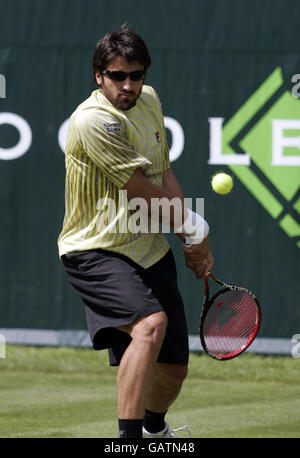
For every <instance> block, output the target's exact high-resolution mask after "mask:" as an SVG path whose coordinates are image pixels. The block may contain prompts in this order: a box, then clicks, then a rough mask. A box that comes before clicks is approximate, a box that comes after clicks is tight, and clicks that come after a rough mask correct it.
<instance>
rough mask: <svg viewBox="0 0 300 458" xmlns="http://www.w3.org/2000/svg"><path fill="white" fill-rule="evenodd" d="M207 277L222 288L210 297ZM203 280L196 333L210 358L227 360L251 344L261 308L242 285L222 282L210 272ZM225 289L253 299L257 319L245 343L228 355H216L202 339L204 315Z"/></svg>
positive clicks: (257, 327)
mask: <svg viewBox="0 0 300 458" xmlns="http://www.w3.org/2000/svg"><path fill="white" fill-rule="evenodd" d="M209 277H210V278H211V279H212V280H214V281H215V282H216V283H218V284H219V285H221V286H222V289H221V290H219V291H217V292H216V293H215V294H214V296H213V297H212V298H209V285H208V278H209ZM203 280H204V298H203V306H202V310H201V316H200V320H199V328H198V333H199V337H200V341H201V345H202V347H203V350H204V351H205V352H206V353H207V354H208V355H209V356H210V357H211V358H213V359H217V360H218V361H227V360H229V359H232V358H235V357H236V356H238V355H240V354H241V353H243V352H244V351H245V350H246V349H247V348H248V347H249V345H251V343H252V342H253V340H254V339H255V337H256V336H257V333H258V331H259V328H260V323H261V308H260V304H259V302H258V300H257V298H256V296H255V295H254V294H253V293H252V292H251V291H250V290H248V289H247V288H244V287H242V286H235V285H230V284H227V283H224V282H223V281H221V280H219V279H218V278H216V277H215V276H214V275H212V273H210V274H209V275H208V276H206V277H204V279H203ZM227 291H242V292H244V293H246V294H248V295H249V296H250V297H251V298H252V299H253V300H254V302H255V303H256V308H257V321H256V324H255V329H254V331H253V332H252V333H251V335H250V337H249V339H248V341H247V342H246V344H245V345H243V347H241V348H240V349H238V350H236V351H235V352H233V353H232V354H230V355H229V356H218V355H216V354H215V353H212V352H211V351H210V350H209V349H208V348H207V346H206V343H205V339H204V332H203V327H204V321H205V317H206V315H207V313H208V311H209V309H210V307H211V305H212V304H213V303H214V301H215V299H216V298H217V297H218V296H219V295H221V294H224V293H225V292H227Z"/></svg>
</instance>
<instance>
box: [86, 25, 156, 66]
mask: <svg viewBox="0 0 300 458" xmlns="http://www.w3.org/2000/svg"><path fill="white" fill-rule="evenodd" d="M119 56H122V57H125V58H126V59H127V61H128V62H129V63H130V64H131V63H133V62H139V63H140V64H142V65H144V69H145V71H146V70H147V68H148V67H149V66H150V65H151V58H150V55H149V52H148V49H147V46H146V44H145V43H144V41H143V40H142V38H141V37H140V36H139V35H137V34H136V33H135V32H134V31H133V30H132V29H131V28H130V27H128V26H127V25H126V24H124V25H123V26H122V27H121V29H120V30H118V31H115V32H109V33H107V34H106V35H104V37H103V38H101V40H99V41H98V43H97V45H96V49H95V51H94V57H93V68H94V73H95V71H96V70H99V71H100V72H102V71H103V70H106V67H107V65H108V63H109V61H110V60H112V59H114V58H116V57H119Z"/></svg>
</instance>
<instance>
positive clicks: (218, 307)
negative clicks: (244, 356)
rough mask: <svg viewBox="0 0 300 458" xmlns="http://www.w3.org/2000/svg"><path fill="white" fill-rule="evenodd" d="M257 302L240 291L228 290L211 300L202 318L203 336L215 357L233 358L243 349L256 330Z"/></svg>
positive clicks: (208, 348)
mask: <svg viewBox="0 0 300 458" xmlns="http://www.w3.org/2000/svg"><path fill="white" fill-rule="evenodd" d="M257 319H258V316H257V305H256V302H255V300H254V299H253V298H252V297H251V296H250V295H249V294H247V293H245V292H243V291H227V292H225V293H223V294H221V295H219V296H218V297H216V298H215V299H214V300H213V303H211V306H210V309H209V311H208V313H207V315H206V317H205V320H204V325H203V337H204V341H205V345H206V348H207V350H208V351H209V352H210V353H211V354H214V355H215V356H217V357H222V358H224V357H232V356H234V354H236V353H239V352H240V351H241V350H242V349H243V348H245V347H246V346H247V345H248V344H249V342H250V341H251V340H252V339H253V337H254V334H255V333H256V329H257Z"/></svg>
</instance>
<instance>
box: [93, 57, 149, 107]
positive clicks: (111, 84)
mask: <svg viewBox="0 0 300 458" xmlns="http://www.w3.org/2000/svg"><path fill="white" fill-rule="evenodd" d="M106 70H109V71H122V72H126V73H130V72H135V71H138V70H144V66H143V65H142V64H140V63H138V62H134V63H131V64H129V63H128V61H127V59H125V57H121V56H119V57H116V58H115V59H112V60H111V61H110V62H109V64H108V65H107V68H106ZM95 76H96V81H97V83H98V85H99V86H100V88H101V91H102V94H103V95H104V96H105V97H106V98H107V99H108V100H109V101H110V103H112V104H113V105H114V106H115V107H116V108H118V109H120V110H129V109H130V108H132V107H134V106H135V104H136V101H137V99H138V98H139V96H140V94H141V91H142V87H143V82H144V79H141V80H139V81H132V80H131V79H130V78H129V76H127V78H126V79H124V80H123V81H114V80H112V79H110V78H109V76H108V75H101V74H100V73H99V72H95Z"/></svg>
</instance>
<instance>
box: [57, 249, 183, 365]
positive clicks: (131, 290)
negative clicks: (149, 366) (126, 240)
mask: <svg viewBox="0 0 300 458" xmlns="http://www.w3.org/2000/svg"><path fill="white" fill-rule="evenodd" d="M62 261H63V264H64V268H65V272H66V274H67V277H68V279H69V280H70V282H71V284H72V286H73V287H74V288H75V290H76V291H77V292H78V293H79V294H80V296H81V298H82V300H83V302H84V304H85V310H86V318H87V325H88V330H89V334H90V337H91V341H92V345H93V348H94V349H95V350H102V349H105V348H108V351H109V360H110V365H112V366H117V365H119V363H120V360H121V358H122V355H123V353H124V351H125V350H126V348H127V346H128V344H129V343H130V341H131V337H130V336H129V334H127V333H125V332H122V331H120V330H118V329H116V326H121V325H125V324H130V323H133V322H135V321H136V320H138V319H140V318H142V317H144V316H147V315H150V314H151V313H155V312H159V311H164V312H165V313H166V315H167V317H168V326H167V330H166V335H165V338H164V342H163V344H162V347H161V351H160V353H159V356H158V359H157V362H161V363H171V364H187V363H188V355H189V347H188V332H187V325H186V318H185V312H184V305H183V301H182V298H181V296H180V293H179V291H178V286H177V273H176V266H175V260H174V257H173V254H172V252H171V250H169V251H168V253H167V254H166V255H165V256H164V257H163V258H162V259H161V260H160V261H158V262H157V263H155V264H154V265H153V266H151V267H149V268H148V269H144V268H142V267H141V266H139V265H138V264H136V263H135V262H133V261H132V260H130V259H129V258H127V257H126V256H123V255H120V254H118V253H114V252H111V251H106V250H102V249H96V250H88V251H77V252H72V253H69V254H67V255H63V256H62Z"/></svg>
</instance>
